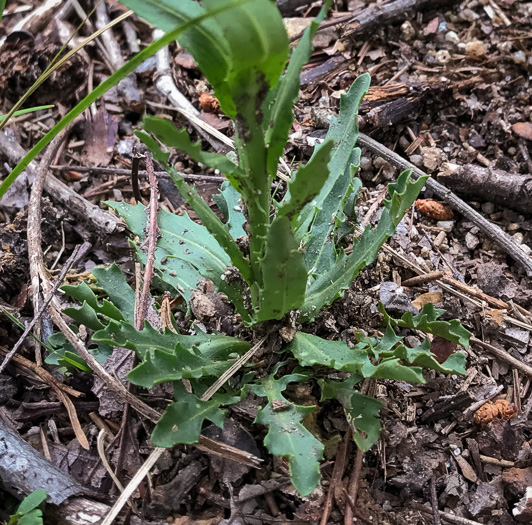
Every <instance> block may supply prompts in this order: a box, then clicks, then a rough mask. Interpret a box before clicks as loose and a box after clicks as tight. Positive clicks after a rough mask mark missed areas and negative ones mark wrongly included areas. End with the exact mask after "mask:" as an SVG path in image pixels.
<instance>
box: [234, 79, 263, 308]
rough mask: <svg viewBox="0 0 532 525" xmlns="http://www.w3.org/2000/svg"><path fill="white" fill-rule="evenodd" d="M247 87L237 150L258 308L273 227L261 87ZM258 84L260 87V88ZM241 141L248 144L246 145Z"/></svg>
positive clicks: (254, 297) (239, 125)
mask: <svg viewBox="0 0 532 525" xmlns="http://www.w3.org/2000/svg"><path fill="white" fill-rule="evenodd" d="M246 84H247V87H248V90H247V92H244V93H245V94H243V95H242V99H243V100H244V97H245V101H246V102H245V103H243V104H242V105H240V106H239V107H240V108H241V114H240V115H239V117H238V118H237V121H236V127H237V131H238V136H239V141H238V152H239V157H240V159H239V160H240V167H241V168H242V169H243V170H244V172H245V173H246V177H245V178H244V180H243V181H242V182H243V193H242V198H243V200H244V203H245V205H246V208H247V211H248V227H249V260H250V266H251V271H252V274H253V280H254V284H255V286H254V287H252V289H251V292H252V302H253V306H254V307H255V308H258V306H259V305H258V299H259V297H258V292H259V289H260V287H261V286H262V282H263V279H262V268H261V260H262V259H263V257H264V247H265V245H266V238H267V236H268V230H269V227H270V217H269V210H270V199H271V196H270V183H271V181H270V176H269V174H268V167H267V149H266V144H265V142H264V132H263V129H262V123H261V122H260V116H261V114H260V113H259V112H260V111H261V110H260V106H261V103H262V98H263V95H262V92H263V90H262V87H261V86H260V83H259V82H257V81H256V80H254V79H253V80H250V81H249V82H247V83H246ZM257 86H259V87H257ZM242 143H245V147H244V146H243V144H242Z"/></svg>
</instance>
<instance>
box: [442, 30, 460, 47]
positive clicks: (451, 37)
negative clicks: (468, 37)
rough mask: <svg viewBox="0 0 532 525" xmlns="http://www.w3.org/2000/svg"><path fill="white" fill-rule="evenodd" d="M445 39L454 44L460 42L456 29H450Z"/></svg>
mask: <svg viewBox="0 0 532 525" xmlns="http://www.w3.org/2000/svg"><path fill="white" fill-rule="evenodd" d="M445 40H446V41H447V42H451V43H453V44H458V42H460V39H459V38H458V35H457V34H456V33H455V32H454V31H449V32H448V33H446V34H445Z"/></svg>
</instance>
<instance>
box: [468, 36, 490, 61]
mask: <svg viewBox="0 0 532 525" xmlns="http://www.w3.org/2000/svg"><path fill="white" fill-rule="evenodd" d="M465 52H466V55H469V56H472V57H477V58H478V57H483V56H484V55H486V53H487V52H488V49H487V47H486V46H485V45H484V43H483V42H481V41H480V40H473V41H471V42H468V43H467V44H466V46H465Z"/></svg>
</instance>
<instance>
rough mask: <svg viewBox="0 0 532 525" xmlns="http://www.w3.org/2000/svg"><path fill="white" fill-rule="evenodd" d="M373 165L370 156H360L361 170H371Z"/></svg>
mask: <svg viewBox="0 0 532 525" xmlns="http://www.w3.org/2000/svg"><path fill="white" fill-rule="evenodd" d="M372 165H373V162H372V161H371V159H370V158H369V157H361V158H360V169H361V170H366V171H367V170H370V169H371V166H372Z"/></svg>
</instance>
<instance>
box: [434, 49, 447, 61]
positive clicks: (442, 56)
mask: <svg viewBox="0 0 532 525" xmlns="http://www.w3.org/2000/svg"><path fill="white" fill-rule="evenodd" d="M434 58H435V61H436V63H438V64H447V62H449V60H451V54H450V53H449V51H447V49H440V51H438V52H437V53H436V56H435V57H434Z"/></svg>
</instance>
